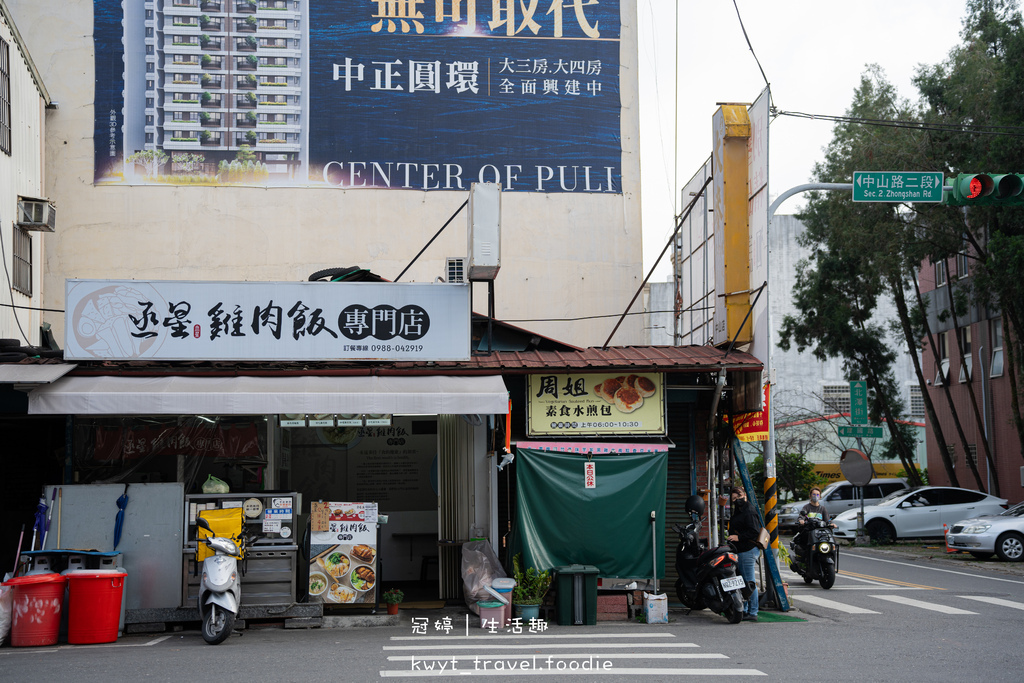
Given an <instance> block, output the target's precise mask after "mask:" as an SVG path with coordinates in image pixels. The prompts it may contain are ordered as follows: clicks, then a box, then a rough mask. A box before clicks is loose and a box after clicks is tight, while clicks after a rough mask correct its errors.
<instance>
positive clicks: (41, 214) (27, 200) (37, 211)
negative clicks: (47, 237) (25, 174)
mask: <svg viewBox="0 0 1024 683" xmlns="http://www.w3.org/2000/svg"><path fill="white" fill-rule="evenodd" d="M17 223H18V227H19V228H21V229H22V230H39V231H42V232H53V229H54V227H55V226H56V225H57V209H56V207H55V206H54V205H53V204H51V203H50V202H48V201H46V200H45V199H35V198H33V197H18V221H17Z"/></svg>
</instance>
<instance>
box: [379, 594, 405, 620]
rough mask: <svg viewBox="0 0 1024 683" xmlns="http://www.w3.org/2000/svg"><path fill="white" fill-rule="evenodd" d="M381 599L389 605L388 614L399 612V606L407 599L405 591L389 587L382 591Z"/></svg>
mask: <svg viewBox="0 0 1024 683" xmlns="http://www.w3.org/2000/svg"><path fill="white" fill-rule="evenodd" d="M380 599H381V600H383V601H384V604H386V605H387V606H388V614H398V606H399V605H400V604H401V603H402V601H403V600H405V593H403V592H402V591H401V590H400V589H398V588H389V589H387V590H386V591H384V592H383V593H381V596H380Z"/></svg>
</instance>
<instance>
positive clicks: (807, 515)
mask: <svg viewBox="0 0 1024 683" xmlns="http://www.w3.org/2000/svg"><path fill="white" fill-rule="evenodd" d="M808 519H820V520H821V521H823V522H825V523H826V524H829V526H831V527H833V528H835V524H830V520H831V518H830V517H829V515H828V510H826V509H825V506H824V505H822V504H821V489H819V488H818V487H817V486H815V487H812V488H811V498H810V502H808V503H807V505H804V506H803V507H802V508H801V509H800V518H799V519H798V520H797V524H799V525H800V526H799V529H798V531H797V532H796V535H795V536H794V537H793V548H794V549H795V550H796V551H797V555H800V556H802V555H804V553H805V552H806V548H807V520H808Z"/></svg>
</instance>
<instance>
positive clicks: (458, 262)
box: [445, 256, 466, 282]
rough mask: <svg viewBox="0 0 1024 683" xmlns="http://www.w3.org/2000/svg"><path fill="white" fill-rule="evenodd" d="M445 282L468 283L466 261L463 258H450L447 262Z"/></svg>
mask: <svg viewBox="0 0 1024 683" xmlns="http://www.w3.org/2000/svg"><path fill="white" fill-rule="evenodd" d="M445 270H446V275H447V277H446V279H445V282H465V281H466V259H465V258H462V257H453V256H449V257H448V260H447V268H446V269H445Z"/></svg>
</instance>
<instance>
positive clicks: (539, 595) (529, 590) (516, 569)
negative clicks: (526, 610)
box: [512, 553, 551, 605]
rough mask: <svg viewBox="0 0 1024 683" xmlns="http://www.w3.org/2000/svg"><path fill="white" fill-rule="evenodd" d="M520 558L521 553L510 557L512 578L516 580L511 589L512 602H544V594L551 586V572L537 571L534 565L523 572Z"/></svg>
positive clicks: (537, 603)
mask: <svg viewBox="0 0 1024 683" xmlns="http://www.w3.org/2000/svg"><path fill="white" fill-rule="evenodd" d="M522 558H523V554H522V553H517V554H516V556H515V557H513V558H512V578H514V579H515V580H516V586H515V588H513V589H512V602H513V603H514V604H516V605H539V604H541V603H542V602H544V596H545V595H547V592H548V589H549V588H551V573H550V572H549V571H548V570H546V569H545V570H544V571H542V572H538V571H537V569H536V568H535V567H530V568H529V569H527V570H526V571H525V572H524V571H523V569H522Z"/></svg>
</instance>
